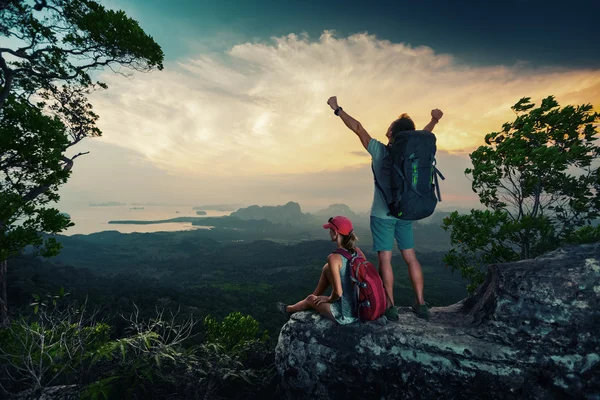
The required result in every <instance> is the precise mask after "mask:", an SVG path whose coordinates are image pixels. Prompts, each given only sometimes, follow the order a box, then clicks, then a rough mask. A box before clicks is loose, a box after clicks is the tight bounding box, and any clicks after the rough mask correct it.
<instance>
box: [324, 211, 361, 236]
mask: <svg viewBox="0 0 600 400" xmlns="http://www.w3.org/2000/svg"><path fill="white" fill-rule="evenodd" d="M323 228H325V229H333V230H334V231H336V232H337V233H340V234H342V235H344V236H348V235H349V234H350V233H351V232H352V230H353V229H354V228H352V221H350V220H349V219H348V218H346V217H342V216H337V217H333V218H329V221H327V223H326V224H325V225H323Z"/></svg>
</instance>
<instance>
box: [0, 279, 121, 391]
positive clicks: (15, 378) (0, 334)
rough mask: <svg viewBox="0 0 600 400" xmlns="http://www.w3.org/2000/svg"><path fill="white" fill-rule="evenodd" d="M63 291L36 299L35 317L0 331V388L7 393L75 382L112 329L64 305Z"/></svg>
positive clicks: (83, 309)
mask: <svg viewBox="0 0 600 400" xmlns="http://www.w3.org/2000/svg"><path fill="white" fill-rule="evenodd" d="M65 295H66V294H65V292H64V290H62V291H61V292H59V293H58V294H57V295H54V296H48V297H47V299H48V300H49V301H46V300H43V299H42V298H41V297H40V296H37V295H34V302H33V303H32V306H33V307H34V314H33V315H31V316H21V317H20V318H17V319H15V320H14V321H13V322H12V323H11V325H10V326H9V327H7V328H6V329H2V330H0V343H1V344H2V345H1V346H0V372H1V373H0V385H1V386H2V387H3V388H5V389H6V390H8V389H12V390H13V391H21V390H25V389H34V390H37V389H40V388H43V387H46V386H51V385H54V384H60V383H61V382H63V383H64V382H69V381H71V380H74V379H78V377H79V376H82V375H84V374H85V373H86V371H88V370H89V367H90V362H89V360H90V359H91V355H92V354H94V353H95V352H96V351H98V349H100V348H102V347H103V346H104V345H105V344H106V343H107V342H108V340H109V334H110V330H111V327H110V326H109V325H108V324H106V323H101V322H95V321H94V320H93V319H89V318H87V315H86V312H85V305H82V306H76V305H75V304H68V303H67V304H66V305H65V302H64V301H62V300H64V297H65Z"/></svg>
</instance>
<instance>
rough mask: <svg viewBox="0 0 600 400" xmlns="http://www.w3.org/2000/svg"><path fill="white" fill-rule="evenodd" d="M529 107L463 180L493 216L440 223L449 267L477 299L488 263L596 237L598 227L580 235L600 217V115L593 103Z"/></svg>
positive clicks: (493, 139) (492, 138)
mask: <svg viewBox="0 0 600 400" xmlns="http://www.w3.org/2000/svg"><path fill="white" fill-rule="evenodd" d="M529 100H530V98H523V99H521V100H520V101H519V102H518V103H517V104H515V105H514V106H513V107H512V109H513V110H514V111H515V113H517V117H516V119H515V121H513V122H512V123H505V124H504V125H503V126H502V130H501V131H500V132H493V133H490V134H488V135H486V136H485V142H486V145H484V146H480V147H479V148H478V149H477V150H475V151H474V152H473V153H471V161H472V162H473V168H467V169H466V170H465V173H466V174H470V175H472V177H473V180H472V188H473V191H474V192H475V193H477V194H478V195H479V198H480V201H481V203H482V204H483V205H484V206H486V207H487V209H486V210H485V211H480V210H471V213H470V214H469V215H459V214H458V213H457V212H455V213H453V214H451V215H450V216H449V217H447V218H446V219H445V220H444V221H443V224H442V228H443V229H444V230H451V244H452V246H453V248H452V249H451V250H450V251H449V252H448V253H447V254H446V256H445V258H444V262H445V263H446V264H447V265H448V266H450V267H451V268H452V270H456V269H458V270H460V271H461V274H462V276H463V277H465V278H467V279H469V280H470V281H471V283H470V285H469V286H468V290H469V292H471V293H472V292H473V291H474V290H475V288H476V287H477V286H478V285H479V284H480V283H482V282H483V278H484V271H485V267H486V266H487V265H488V264H491V263H501V262H508V261H515V260H520V259H526V258H533V257H536V256H538V255H540V254H543V253H545V252H547V251H550V250H553V249H556V248H557V247H558V246H560V245H561V244H563V243H568V242H571V241H573V240H578V239H577V238H579V239H580V240H591V239H590V238H593V237H594V233H593V232H595V230H594V229H592V228H586V229H585V230H583V231H579V233H575V232H576V229H577V228H579V227H581V226H583V225H585V224H590V223H591V221H592V220H594V219H595V218H597V217H598V216H599V215H600V196H599V194H600V168H598V167H595V168H594V167H593V161H594V160H595V159H597V158H598V156H599V155H600V147H598V146H596V145H594V143H593V142H594V141H595V140H596V139H597V137H596V134H597V132H596V127H595V124H597V122H598V121H600V114H598V113H595V112H593V110H592V106H591V105H589V104H586V105H581V106H577V107H574V106H566V107H563V108H560V107H559V105H558V103H557V102H556V100H555V99H554V97H552V96H549V97H547V98H545V99H543V101H542V104H541V106H540V107H538V108H535V105H534V104H532V103H530V101H529Z"/></svg>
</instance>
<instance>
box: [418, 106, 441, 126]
mask: <svg viewBox="0 0 600 400" xmlns="http://www.w3.org/2000/svg"><path fill="white" fill-rule="evenodd" d="M442 115H444V113H443V112H442V110H440V109H439V108H436V109H435V110H431V121H429V123H428V124H427V125H425V128H423V130H424V131H429V132H433V128H435V126H436V124H437V123H438V122H440V119H441V118H442Z"/></svg>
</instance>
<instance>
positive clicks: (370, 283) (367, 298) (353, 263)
mask: <svg viewBox="0 0 600 400" xmlns="http://www.w3.org/2000/svg"><path fill="white" fill-rule="evenodd" d="M357 250H358V249H357ZM359 251H360V250H359ZM334 253H337V254H339V255H341V256H342V257H344V258H346V259H347V260H348V264H349V266H350V279H351V280H352V284H353V285H352V286H354V295H355V296H356V304H357V307H358V310H357V315H358V318H359V319H360V320H361V321H374V320H376V319H377V318H379V317H381V316H382V315H383V314H384V313H385V310H386V307H387V299H386V295H385V288H384V287H383V282H382V281H381V277H380V276H379V273H378V272H377V268H375V266H374V265H373V264H372V263H370V262H369V261H368V260H367V259H366V258H365V257H364V255H363V254H362V252H356V253H353V254H350V253H349V252H348V251H347V250H344V249H336V250H335V251H334Z"/></svg>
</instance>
